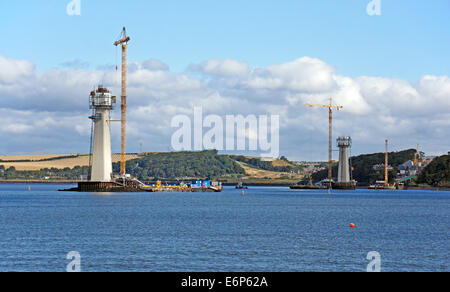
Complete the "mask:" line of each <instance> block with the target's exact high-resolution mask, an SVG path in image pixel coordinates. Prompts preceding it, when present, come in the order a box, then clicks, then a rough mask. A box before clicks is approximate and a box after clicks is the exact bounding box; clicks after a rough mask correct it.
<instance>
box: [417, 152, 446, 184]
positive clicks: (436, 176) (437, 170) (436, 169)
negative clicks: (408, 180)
mask: <svg viewBox="0 0 450 292" xmlns="http://www.w3.org/2000/svg"><path fill="white" fill-rule="evenodd" d="M417 182H418V183H419V184H428V185H432V186H449V185H450V155H444V156H441V157H438V158H436V159H435V160H433V161H432V162H431V163H430V164H429V165H428V166H427V167H426V168H425V169H424V170H423V171H422V173H421V174H420V176H419V177H418V178H417Z"/></svg>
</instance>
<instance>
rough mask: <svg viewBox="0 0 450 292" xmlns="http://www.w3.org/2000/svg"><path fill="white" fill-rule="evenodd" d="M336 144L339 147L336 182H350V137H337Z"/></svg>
mask: <svg viewBox="0 0 450 292" xmlns="http://www.w3.org/2000/svg"><path fill="white" fill-rule="evenodd" d="M337 145H338V147H339V173H338V183H349V182H351V178H350V155H349V148H350V147H351V146H352V138H350V137H339V138H338V139H337Z"/></svg>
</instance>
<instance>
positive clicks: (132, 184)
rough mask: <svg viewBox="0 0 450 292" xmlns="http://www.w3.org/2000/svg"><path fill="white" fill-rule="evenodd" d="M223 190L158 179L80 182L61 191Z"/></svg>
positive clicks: (172, 191)
mask: <svg viewBox="0 0 450 292" xmlns="http://www.w3.org/2000/svg"><path fill="white" fill-rule="evenodd" d="M222 190H223V188H222V186H221V185H220V184H210V183H205V184H203V183H196V184H194V183H192V184H180V185H167V184H166V185H164V184H163V183H162V182H161V181H158V182H157V183H156V184H155V185H151V186H147V185H144V184H143V183H141V182H139V181H136V180H128V181H126V182H125V183H122V182H79V183H78V186H77V187H76V188H72V189H68V190H61V191H65V192H81V193H207V192H222Z"/></svg>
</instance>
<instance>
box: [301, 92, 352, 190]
mask: <svg viewBox="0 0 450 292" xmlns="http://www.w3.org/2000/svg"><path fill="white" fill-rule="evenodd" d="M305 105H306V106H309V107H322V108H327V109H328V123H329V134H328V139H329V143H328V182H329V184H330V185H329V186H330V188H331V184H332V180H333V169H332V168H333V110H338V111H339V110H341V109H343V108H344V107H343V106H336V105H333V99H332V98H330V104H309V103H307V104H305Z"/></svg>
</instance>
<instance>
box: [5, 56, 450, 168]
mask: <svg viewBox="0 0 450 292" xmlns="http://www.w3.org/2000/svg"><path fill="white" fill-rule="evenodd" d="M193 66H194V67H195V70H197V71H200V72H201V73H202V74H204V75H205V74H206V75H207V76H208V77H209V78H203V77H204V76H201V77H195V76H192V75H191V74H189V73H184V74H181V73H174V72H170V71H169V68H168V66H167V65H165V64H164V63H162V62H160V61H158V60H152V59H150V60H147V61H144V62H141V63H133V64H130V70H129V76H128V78H129V83H128V95H129V97H128V105H129V111H128V113H129V115H128V118H129V125H128V127H129V131H128V132H129V136H128V144H129V150H130V151H132V152H133V151H135V152H136V151H138V150H139V142H141V141H142V142H144V150H148V151H166V150H167V148H168V146H169V145H170V138H171V135H172V132H173V129H172V128H170V121H171V118H172V117H173V116H175V115H178V114H187V115H192V113H193V108H194V106H202V107H203V112H204V114H205V115H206V114H217V115H220V116H225V115H227V114H242V115H244V116H246V115H249V114H254V115H260V114H276V115H280V118H281V119H280V125H281V127H282V128H281V145H280V146H281V153H282V154H283V155H287V156H289V157H291V158H292V159H326V156H327V155H326V148H327V147H326V143H327V138H328V136H327V131H328V113H327V111H326V110H324V109H311V108H307V107H305V106H304V103H306V102H310V103H327V102H328V100H329V98H330V97H333V99H334V101H335V103H336V104H340V105H343V106H344V109H343V110H342V111H340V112H336V113H335V123H334V125H335V127H334V135H335V137H336V136H338V135H351V136H353V140H354V153H367V152H374V151H383V143H384V139H385V138H389V139H390V140H391V141H392V145H393V149H397V150H401V149H404V148H413V147H415V145H416V144H418V143H419V144H421V145H423V147H424V150H425V151H427V152H429V153H439V152H444V151H448V149H447V148H448V145H450V137H449V136H450V135H448V132H450V124H449V123H450V122H449V121H450V110H449V109H450V107H449V106H450V78H449V77H448V76H433V75H426V76H423V78H421V80H419V81H418V82H417V83H416V84H412V83H410V82H408V81H406V80H400V79H389V78H381V77H367V76H362V77H358V78H350V77H347V76H341V75H338V74H336V72H335V69H334V68H333V67H332V66H330V65H328V64H326V63H325V62H323V61H321V60H318V59H313V58H309V57H303V58H299V59H296V60H293V61H292V62H287V63H284V64H279V65H272V66H268V67H267V68H249V67H248V64H247V63H243V62H239V61H236V60H221V61H220V60H215V59H213V60H209V61H206V62H204V63H202V64H201V65H192V66H191V67H190V69H193ZM119 71H120V70H119ZM99 83H103V85H105V86H107V87H108V88H110V89H111V90H112V92H113V93H114V94H115V95H117V96H120V72H116V71H114V70H111V71H100V70H69V69H64V70H52V71H47V72H36V71H34V66H33V64H31V63H30V62H27V61H17V60H11V59H6V58H4V57H2V56H0V115H1V116H2V123H1V126H0V152H1V153H2V154H20V153H39V152H45V153H78V152H80V153H82V152H88V151H89V134H90V121H89V120H88V116H89V114H90V111H89V108H88V95H89V92H90V91H91V90H92V89H93V88H94V86H96V85H98V84H99ZM119 99H120V98H118V100H119ZM119 115H120V111H119V110H116V111H114V113H113V118H114V117H116V118H118V117H119ZM118 139H119V127H118V125H114V126H113V144H114V147H113V148H114V149H113V151H115V152H118V151H119V149H120V145H119V143H118V142H119V140H118Z"/></svg>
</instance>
